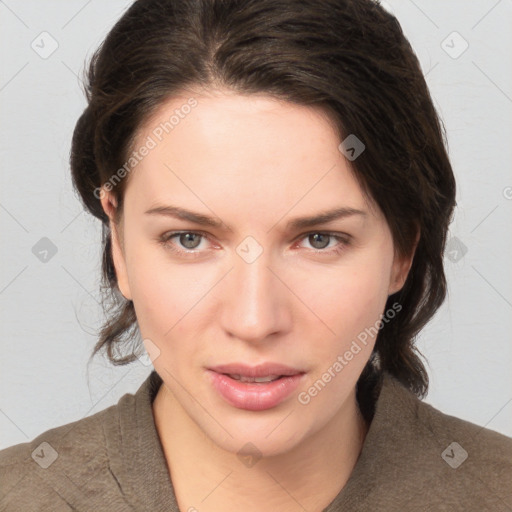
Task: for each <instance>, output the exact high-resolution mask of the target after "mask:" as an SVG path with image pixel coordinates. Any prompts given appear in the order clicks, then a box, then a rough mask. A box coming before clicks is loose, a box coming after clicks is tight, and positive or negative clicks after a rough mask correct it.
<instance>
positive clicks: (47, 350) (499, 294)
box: [0, 0, 512, 448]
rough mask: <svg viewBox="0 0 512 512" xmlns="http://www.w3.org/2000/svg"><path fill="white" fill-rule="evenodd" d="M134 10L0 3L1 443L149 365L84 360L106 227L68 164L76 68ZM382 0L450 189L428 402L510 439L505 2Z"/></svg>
mask: <svg viewBox="0 0 512 512" xmlns="http://www.w3.org/2000/svg"><path fill="white" fill-rule="evenodd" d="M130 3H131V2H130V1H128V0H109V1H108V2H102V1H100V0H89V1H86V0H45V1H44V2H42V1H41V0H1V1H0V51H1V74H0V116H1V117H0V119H1V122H0V166H1V193H0V226H1V231H0V237H1V238H0V239H1V245H0V251H1V253H0V254H1V256H0V257H1V267H0V269H1V270H0V308H1V317H0V325H1V337H0V342H1V350H0V354H1V359H0V361H1V362H0V391H1V394H0V432H1V439H0V448H3V447H7V446H10V445H12V444H17V443H20V442H25V441H29V440H31V439H33V438H34V437H36V436H37V435H38V434H40V433H42V432H43V431H45V430H47V429H49V428H52V427H56V426H59V425H63V424H65V423H69V422H71V421H75V420H79V419H81V418H83V417H85V416H88V415H91V414H93V413H95V412H97V411H99V410H102V409H104V408H106V407H108V406H110V405H112V404H115V403H117V401H118V399H119V398H120V397H121V396H122V395H123V394H125V393H128V392H130V393H132V392H135V391H136V390H137V388H138V387H139V385H140V384H141V383H142V381H143V380H144V379H145V377H146V376H147V375H148V374H149V372H150V370H151V369H152V367H151V366H147V365H146V364H144V363H143V362H141V361H135V362H134V363H132V364H131V365H129V366H123V367H113V366H111V365H109V364H108V363H107V361H106V360H105V359H102V358H101V357H96V358H95V359H94V360H93V363H91V364H90V365H89V366H87V359H88V357H89V354H90V353H91V350H92V347H93V345H94V343H95V341H96V336H95V332H96V331H97V329H98V327H99V326H100V324H101V320H102V310H101V307H100V304H99V297H100V296H99V279H100V225H99V221H97V220H95V219H94V218H93V217H92V216H90V215H89V214H87V213H85V212H84V211H83V209H82V207H81V205H80V203H79V201H78V199H77V197H76V196H75V195H74V193H73V190H72V187H71V179H70V172H69V164H68V156H69V148H70V141H71V135H72V131H73V127H74V124H75V122H76V120H77V119H78V117H79V115H80V113H81V112H82V110H83V108H84V106H85V99H84V96H83V94H82V89H81V86H80V82H79V77H80V76H81V74H82V70H83V68H84V63H85V62H86V59H87V58H88V57H90V55H91V53H92V52H93V50H94V49H96V47H97V46H98V45H99V44H100V42H101V41H102V40H103V38H104V36H105V35H106V33H107V32H108V30H109V29H110V28H111V27H112V26H113V24H114V23H115V21H116V20H117V19H118V18H119V17H120V15H121V13H122V12H123V11H124V10H125V9H126V8H127V7H128V5H130ZM386 4H387V7H388V8H389V9H390V10H391V11H393V12H394V14H395V15H396V16H397V18H398V19H399V21H400V22H401V24H402V27H403V30H404V32H405V34H406V36H407V37H408V39H409V40H410V42H411V44H412V46H413V48H414V49H415V51H416V53H417V55H418V58H419V60H420V62H421V65H422V69H423V71H424V73H425V75H426V80H427V82H428V85H429V87H430V90H431V94H432V97H433V99H434V102H435V105H436V108H437V109H438V112H439V114H440V115H441V118H442V119H443V121H444V124H445V126H446V129H447V134H448V147H449V154H450V158H451V161H452V164H453V168H454V171H455V174H456V179H457V183H458V192H457V202H458V206H457V210H456V215H455V218H454V221H453V223H452V225H451V232H450V242H449V244H448V251H447V254H446V257H445V262H446V272H447V277H448V281H449V294H448V298H447V300H446V302H445V304H444V305H443V307H442V308H441V309H440V311H439V312H438V314H437V315H436V317H435V318H434V319H433V321H432V322H431V323H430V324H429V325H428V327H427V328H426V329H425V330H424V331H423V333H422V335H421V337H420V339H419V341H418V345H419V348H420V349H421V351H422V352H423V354H424V355H425V357H426V359H427V360H428V370H429V375H430V379H431V385H430V391H429V394H428V396H427V398H426V401H427V402H428V403H431V404H432V405H434V406H435V407H437V408H439V409H440V410H442V411H443V412H445V413H448V414H451V415H454V416H458V417H460V418H463V419H466V420H469V421H472V422H474V423H477V424H479V425H482V426H486V427H487V428H491V429H493V430H496V431H498V432H502V433H504V434H507V435H509V436H512V371H511V368H512V365H511V363H512V345H511V343H510V341H511V331H512V314H511V313H512V265H511V255H512V229H511V220H512V172H511V163H512V144H511V141H512V67H511V65H510V62H511V58H510V57H511V53H512V31H511V30H510V27H511V24H512V0H500V1H496V0H478V1H472V2H468V1H467V0H437V1H436V0H432V1H427V0H415V1H412V0H390V1H389V2H386ZM41 248H43V249H44V250H45V251H47V252H46V253H45V255H44V256H42V255H41V251H42V249H41Z"/></svg>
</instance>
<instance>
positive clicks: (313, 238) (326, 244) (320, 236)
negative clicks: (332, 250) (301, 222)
mask: <svg viewBox="0 0 512 512" xmlns="http://www.w3.org/2000/svg"><path fill="white" fill-rule="evenodd" d="M322 237H324V238H325V243H324V244H322V240H321V239H322ZM319 238H320V247H318V246H317V245H315V244H316V243H317V242H318V239H319ZM309 239H310V240H309V241H310V243H311V245H312V246H313V247H314V248H315V249H324V248H325V247H327V246H328V245H329V235H325V234H323V233H315V234H313V235H309ZM312 240H314V241H313V242H312Z"/></svg>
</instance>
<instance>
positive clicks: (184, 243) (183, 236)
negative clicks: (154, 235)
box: [158, 231, 207, 256]
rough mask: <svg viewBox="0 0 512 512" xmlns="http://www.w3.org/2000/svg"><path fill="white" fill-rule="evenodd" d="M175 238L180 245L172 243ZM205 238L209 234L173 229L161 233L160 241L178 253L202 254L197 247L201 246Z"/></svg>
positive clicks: (188, 254)
mask: <svg viewBox="0 0 512 512" xmlns="http://www.w3.org/2000/svg"><path fill="white" fill-rule="evenodd" d="M174 238H176V239H177V244H179V245H176V243H171V241H172V239H174ZM203 238H207V236H206V235H205V234H203V233H198V232H195V231H172V232H168V233H164V234H163V235H161V236H160V237H159V238H158V242H159V243H160V244H162V245H163V246H164V247H165V248H167V249H169V250H171V251H173V252H175V253H177V254H183V255H187V256H190V255H192V256H200V254H201V253H200V251H196V249H198V247H199V246H200V244H201V241H202V239H203Z"/></svg>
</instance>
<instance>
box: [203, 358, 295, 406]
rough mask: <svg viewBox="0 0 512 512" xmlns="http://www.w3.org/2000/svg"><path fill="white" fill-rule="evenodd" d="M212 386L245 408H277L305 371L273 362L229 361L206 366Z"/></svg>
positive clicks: (230, 400)
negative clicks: (210, 366) (234, 362)
mask: <svg viewBox="0 0 512 512" xmlns="http://www.w3.org/2000/svg"><path fill="white" fill-rule="evenodd" d="M207 373H208V374H209V376H210V383H211V384H212V387H213V389H214V390H215V391H216V392H217V393H218V394H219V395H220V396H221V397H222V398H223V399H224V400H225V401H226V402H228V403H229V404H230V405H232V406H234V407H236V408H238V409H244V410H248V411H262V410H266V409H271V408H274V407H277V406H278V405H279V404H280V403H281V402H283V401H284V400H286V398H288V397H289V396H290V395H291V393H292V392H293V391H294V390H295V389H296V388H297V386H298V385H299V384H300V382H301V380H302V379H303V376H304V375H305V371H304V370H301V369H297V368H292V367H289V366H284V365H281V364H275V363H265V364H261V365H258V366H247V365H244V364H229V365H221V366H215V367H212V368H208V369H207Z"/></svg>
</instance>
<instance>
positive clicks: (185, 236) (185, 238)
mask: <svg viewBox="0 0 512 512" xmlns="http://www.w3.org/2000/svg"><path fill="white" fill-rule="evenodd" d="M195 236H196V237H198V235H197V234H196V233H182V234H181V236H180V243H181V244H183V246H184V247H186V248H187V249H195V248H196V247H197V246H198V245H199V243H198V241H197V242H196V244H195V245H194V242H193V240H191V238H193V237H195ZM198 238H199V237H198ZM190 242H192V245H189V243H190Z"/></svg>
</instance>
